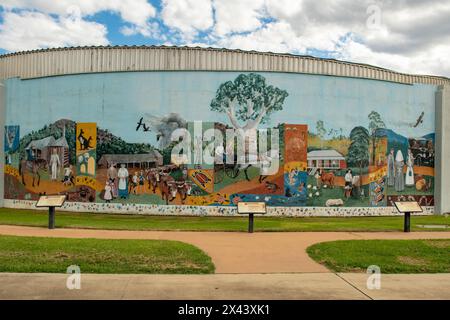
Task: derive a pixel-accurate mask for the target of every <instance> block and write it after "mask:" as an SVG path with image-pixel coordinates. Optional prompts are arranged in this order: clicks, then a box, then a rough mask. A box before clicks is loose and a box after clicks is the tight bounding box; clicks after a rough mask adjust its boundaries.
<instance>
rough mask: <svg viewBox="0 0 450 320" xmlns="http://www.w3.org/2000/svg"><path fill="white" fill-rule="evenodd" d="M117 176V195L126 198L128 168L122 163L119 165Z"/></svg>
mask: <svg viewBox="0 0 450 320" xmlns="http://www.w3.org/2000/svg"><path fill="white" fill-rule="evenodd" d="M117 177H118V178H119V197H120V198H121V199H126V198H127V197H128V185H127V183H128V170H127V169H126V168H125V165H124V164H121V165H120V169H119V172H118V173H117Z"/></svg>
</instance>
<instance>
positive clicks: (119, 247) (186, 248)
mask: <svg viewBox="0 0 450 320" xmlns="http://www.w3.org/2000/svg"><path fill="white" fill-rule="evenodd" d="M70 265H77V266H79V267H80V270H81V273H129V274H131V273H167V274H174V273H177V274H198V273H213V272H214V265H213V264H212V262H211V258H210V257H209V256H207V255H206V254H205V253H204V252H203V251H201V250H200V249H198V248H196V247H194V246H192V245H190V244H186V243H182V242H178V241H167V240H100V239H63V238H35V237H12V236H0V272H50V273H65V272H66V270H67V267H68V266H70Z"/></svg>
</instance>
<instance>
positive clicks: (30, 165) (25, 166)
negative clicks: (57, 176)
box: [19, 159, 48, 187]
mask: <svg viewBox="0 0 450 320" xmlns="http://www.w3.org/2000/svg"><path fill="white" fill-rule="evenodd" d="M39 170H44V171H48V163H47V160H45V159H34V160H25V159H23V160H21V161H20V163H19V174H20V175H21V176H22V184H23V185H24V186H25V185H26V184H25V172H28V173H30V174H31V176H32V177H33V183H32V186H33V187H34V182H35V180H36V178H37V185H38V186H39V184H40V183H41V175H40V173H39Z"/></svg>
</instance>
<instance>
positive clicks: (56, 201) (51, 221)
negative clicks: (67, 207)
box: [36, 195, 66, 229]
mask: <svg viewBox="0 0 450 320" xmlns="http://www.w3.org/2000/svg"><path fill="white" fill-rule="evenodd" d="M65 201H66V196H65V195H51V196H47V195H45V196H41V197H40V198H39V200H38V202H37V203H36V207H37V208H41V207H48V228H49V229H55V213H56V207H62V205H63V204H64V202H65Z"/></svg>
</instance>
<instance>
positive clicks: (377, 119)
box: [368, 111, 386, 135]
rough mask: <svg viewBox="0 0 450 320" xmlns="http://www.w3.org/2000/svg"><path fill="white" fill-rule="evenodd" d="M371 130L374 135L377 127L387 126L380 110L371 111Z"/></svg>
mask: <svg viewBox="0 0 450 320" xmlns="http://www.w3.org/2000/svg"><path fill="white" fill-rule="evenodd" d="M368 118H369V131H370V133H371V134H372V135H374V134H375V132H376V130H377V129H381V128H386V124H385V123H384V121H383V120H382V119H381V116H380V114H379V113H378V112H376V111H372V112H371V113H369V116H368Z"/></svg>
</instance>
